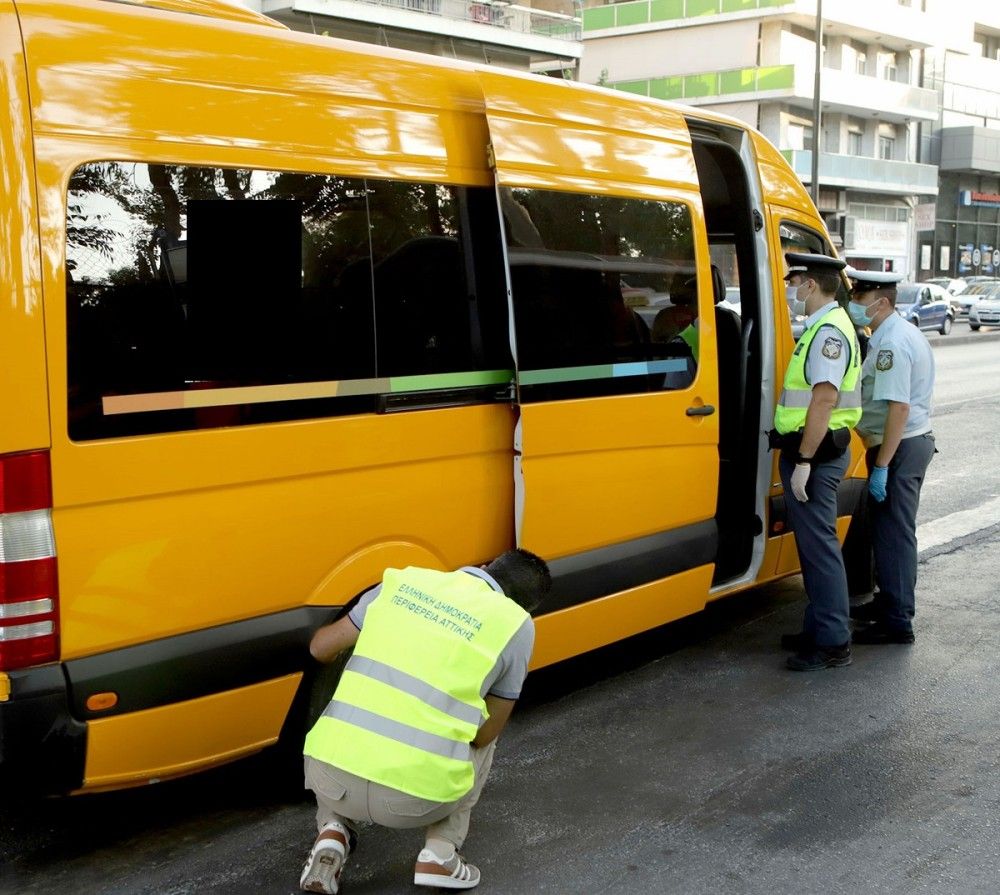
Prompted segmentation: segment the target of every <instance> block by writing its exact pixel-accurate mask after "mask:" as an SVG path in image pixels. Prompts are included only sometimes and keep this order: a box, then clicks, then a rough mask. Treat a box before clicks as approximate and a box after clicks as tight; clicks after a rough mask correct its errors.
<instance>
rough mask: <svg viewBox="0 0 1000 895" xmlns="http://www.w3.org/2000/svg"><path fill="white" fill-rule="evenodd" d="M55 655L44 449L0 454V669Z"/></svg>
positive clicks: (55, 598)
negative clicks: (23, 452)
mask: <svg viewBox="0 0 1000 895" xmlns="http://www.w3.org/2000/svg"><path fill="white" fill-rule="evenodd" d="M58 658H59V588H58V578H57V573H56V550H55V538H54V535H53V532H52V473H51V470H50V466H49V454H48V451H34V452H31V453H25V454H5V455H3V456H0V671H9V670H11V669H13V668H25V667H27V666H29V665H41V664H44V663H46V662H54V661H56V660H57V659H58Z"/></svg>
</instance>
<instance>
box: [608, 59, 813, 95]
mask: <svg viewBox="0 0 1000 895" xmlns="http://www.w3.org/2000/svg"><path fill="white" fill-rule="evenodd" d="M607 86H608V87H614V88H615V89H616V90H625V91H627V92H628V93H637V94H639V95H640V96H651V97H654V98H655V99H669V100H677V101H682V102H688V101H690V100H697V99H704V98H706V97H716V96H728V95H730V94H734V93H762V92H765V91H768V90H784V91H789V90H791V88H792V87H794V86H795V67H794V66H792V65H770V66H757V67H755V68H735V69H731V70H729V71H711V72H704V73H701V74H694V75H670V76H667V77H663V78H643V79H641V80H638V81H617V82H615V83H613V84H608V85H607Z"/></svg>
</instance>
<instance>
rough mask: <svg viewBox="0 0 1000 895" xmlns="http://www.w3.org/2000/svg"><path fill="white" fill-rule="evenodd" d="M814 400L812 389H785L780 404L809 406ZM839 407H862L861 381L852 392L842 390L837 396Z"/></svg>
mask: <svg viewBox="0 0 1000 895" xmlns="http://www.w3.org/2000/svg"><path fill="white" fill-rule="evenodd" d="M810 401H812V389H809V390H808V391H806V390H805V389H802V390H801V391H789V390H788V389H785V390H784V391H783V392H782V393H781V399H780V400H779V402H778V403H779V404H781V406H782V407H808V406H809V402H810ZM835 406H837V407H860V406H861V385H860V383H859V384H858V385H857V386H855V387H854V390H853V391H850V392H840V393H839V394H838V396H837V403H836V405H835Z"/></svg>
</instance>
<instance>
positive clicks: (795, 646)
mask: <svg viewBox="0 0 1000 895" xmlns="http://www.w3.org/2000/svg"><path fill="white" fill-rule="evenodd" d="M815 646H816V641H815V640H813V639H812V634H807V633H806V632H805V631H799V633H798V634H782V635H781V648H782V649H784V650H788V651H789V652H792V653H808V652H810V651H811V650H812V649H813V647H815Z"/></svg>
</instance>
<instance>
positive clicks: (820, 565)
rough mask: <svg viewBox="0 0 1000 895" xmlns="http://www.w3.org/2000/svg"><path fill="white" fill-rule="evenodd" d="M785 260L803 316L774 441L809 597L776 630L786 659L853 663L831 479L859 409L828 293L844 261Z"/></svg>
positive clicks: (848, 348)
mask: <svg viewBox="0 0 1000 895" xmlns="http://www.w3.org/2000/svg"><path fill="white" fill-rule="evenodd" d="M785 260H786V261H787V263H788V273H787V275H786V276H785V280H786V281H787V283H788V290H789V300H790V302H791V303H792V306H793V307H792V310H793V313H797V314H806V315H807V318H806V321H805V330H804V331H803V333H802V336H801V337H800V338H799V341H798V344H797V345H796V347H795V351H794V353H793V354H792V359H791V361H790V362H789V364H788V370H787V372H786V373H785V382H784V388H783V390H782V392H781V396H780V398H779V400H778V406H777V408H776V410H775V415H774V428H775V432H776V433H777V436H776V437H775V443H776V446H780V447H781V459H780V461H779V469H780V471H781V481H782V484H783V485H784V488H785V507H786V511H787V513H788V520H789V522H790V523H791V527H792V530H793V531H794V532H795V543H796V545H797V547H798V552H799V562H800V565H801V567H802V578H803V582H804V584H805V589H806V595H807V597H808V599H809V603H808V605H807V607H806V612H805V619H804V622H803V625H802V632H801V633H799V634H789V635H785V636H784V637H782V646H784V647H785V648H788V649H793V650H794V651H795V655H793V656H790V657H789V659H788V662H787V664H788V667H789V668H790V669H792V670H794V671H816V670H818V669H822V668H834V667H837V666H841V665H849V664H850V663H851V634H850V627H849V618H848V612H849V607H850V600H849V596H848V590H847V574H846V572H845V570H844V560H843V556H842V554H841V551H840V543H839V541H838V540H837V488H838V485H839V484H840V481H841V480H842V479H843V477H844V474H845V473H846V471H847V464H848V460H849V457H848V454H847V446H848V444H849V443H850V431H851V429H852V428H853V427H854V426H855V425H856V424H857V422H858V420H859V419H860V417H861V381H860V380H861V358H860V347H859V345H858V340H857V336H856V334H855V329H854V324H852V323H851V320H850V318H849V317H848V316H847V312H846V311H844V309H843V308H842V307H840V305H839V304H838V303H837V301H836V299H835V295H836V292H837V289H838V287H839V285H840V283H841V278H840V271H842V270H843V269H844V267H845V266H846V265H845V264H844V262H843V261H839V260H837V259H836V258H830V257H827V256H826V255H812V254H804V253H797V252H788V253H787V254H786V255H785Z"/></svg>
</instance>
